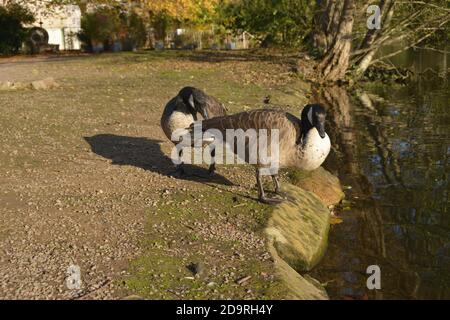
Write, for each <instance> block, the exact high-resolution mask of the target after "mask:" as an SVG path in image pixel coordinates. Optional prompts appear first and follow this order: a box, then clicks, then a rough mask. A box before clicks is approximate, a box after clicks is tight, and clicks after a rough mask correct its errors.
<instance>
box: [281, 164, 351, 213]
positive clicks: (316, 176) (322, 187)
mask: <svg viewBox="0 0 450 320" xmlns="http://www.w3.org/2000/svg"><path fill="white" fill-rule="evenodd" d="M289 178H290V179H291V182H292V183H293V184H294V185H295V186H297V187H300V188H302V189H304V190H307V191H310V192H312V193H314V194H315V195H316V196H317V197H318V198H319V199H320V200H322V202H323V203H324V204H325V205H326V206H330V205H336V204H338V203H339V202H341V201H342V199H344V197H345V194H344V192H343V191H342V186H341V183H340V182H339V179H338V178H337V177H336V176H334V175H333V174H331V173H330V172H328V171H327V170H325V169H324V168H322V167H319V168H318V169H316V170H314V171H302V170H292V171H290V172H289Z"/></svg>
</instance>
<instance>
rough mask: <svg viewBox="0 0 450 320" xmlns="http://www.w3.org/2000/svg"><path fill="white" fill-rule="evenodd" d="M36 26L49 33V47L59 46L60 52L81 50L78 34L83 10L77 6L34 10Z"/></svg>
mask: <svg viewBox="0 0 450 320" xmlns="http://www.w3.org/2000/svg"><path fill="white" fill-rule="evenodd" d="M33 10H34V12H35V15H36V22H35V24H36V26H40V27H42V28H44V29H45V30H46V31H47V32H48V36H49V41H48V43H49V45H59V50H80V48H81V44H80V41H79V40H78V37H77V33H78V32H79V31H80V30H81V10H80V8H79V7H78V6H77V5H64V6H59V7H56V8H52V10H51V11H48V9H46V8H45V6H42V7H39V6H37V7H35V8H33Z"/></svg>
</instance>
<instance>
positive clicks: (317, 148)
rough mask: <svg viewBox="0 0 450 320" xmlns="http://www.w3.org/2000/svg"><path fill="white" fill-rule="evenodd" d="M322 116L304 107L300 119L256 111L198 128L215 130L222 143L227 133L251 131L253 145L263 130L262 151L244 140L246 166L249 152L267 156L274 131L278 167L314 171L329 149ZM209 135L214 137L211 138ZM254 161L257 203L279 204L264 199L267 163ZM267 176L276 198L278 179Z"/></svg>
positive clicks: (319, 108) (316, 107) (313, 108)
mask: <svg viewBox="0 0 450 320" xmlns="http://www.w3.org/2000/svg"><path fill="white" fill-rule="evenodd" d="M325 116H326V112H325V109H324V108H323V107H322V106H321V105H320V104H311V105H307V106H305V108H304V109H303V111H302V115H301V119H299V118H297V117H296V116H294V115H292V114H290V113H288V112H284V111H279V110H272V109H259V110H252V111H247V112H242V113H238V114H234V115H230V116H224V117H217V118H213V119H208V120H203V121H202V122H201V124H202V127H201V128H202V131H203V132H204V131H207V130H210V132H211V129H215V130H219V131H220V132H221V134H222V136H223V137H224V138H223V139H225V140H226V139H227V134H226V130H227V129H233V130H237V129H242V130H243V131H247V130H248V129H255V130H256V134H257V136H258V140H256V141H259V135H260V134H263V133H264V131H259V130H260V129H266V130H267V135H268V138H267V148H266V150H261V149H260V148H263V147H261V146H260V145H259V144H256V146H254V145H253V146H252V145H250V144H251V142H249V140H248V139H247V140H246V143H245V159H244V160H245V161H246V162H247V163H248V162H249V161H248V160H249V155H250V152H255V150H257V152H258V154H260V153H261V152H267V153H270V150H271V138H270V137H271V134H272V130H273V129H278V135H279V140H278V141H279V144H278V150H279V152H278V156H279V162H278V166H279V167H295V168H299V169H303V170H314V169H316V168H318V167H319V166H320V165H321V164H322V163H323V162H324V161H325V159H326V157H327V156H328V154H329V152H330V148H331V143H330V138H329V137H328V135H327V134H326V132H325ZM193 130H194V125H192V126H191V132H192V131H193ZM212 135H213V136H214V134H212ZM234 139H235V138H234V137H233V140H234ZM225 142H226V143H227V144H228V145H230V144H233V145H234V146H235V147H234V148H231V149H232V151H233V152H234V153H235V154H237V150H236V146H237V144H236V143H235V141H225ZM255 148H256V149H255ZM257 159H258V162H257V163H256V164H255V166H256V181H257V185H258V196H259V200H260V201H261V202H264V203H277V202H280V201H281V200H279V199H277V198H273V199H269V198H266V196H265V193H264V189H263V185H262V181H261V177H262V173H261V171H262V169H264V168H266V167H267V163H265V164H264V163H261V162H260V161H259V160H260V159H259V158H258V157H257ZM271 176H272V179H273V183H274V185H275V192H276V193H278V194H280V189H279V180H278V175H277V174H271Z"/></svg>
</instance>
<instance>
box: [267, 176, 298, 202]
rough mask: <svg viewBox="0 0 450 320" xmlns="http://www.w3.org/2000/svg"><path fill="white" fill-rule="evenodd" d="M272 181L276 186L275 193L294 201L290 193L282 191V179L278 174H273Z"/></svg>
mask: <svg viewBox="0 0 450 320" xmlns="http://www.w3.org/2000/svg"><path fill="white" fill-rule="evenodd" d="M272 181H273V184H274V186H275V194H277V195H279V196H281V197H283V198H284V199H287V200H289V201H294V200H295V199H294V198H292V197H291V196H290V195H289V194H287V193H286V192H283V191H281V189H280V179H279V178H278V175H277V174H274V175H272Z"/></svg>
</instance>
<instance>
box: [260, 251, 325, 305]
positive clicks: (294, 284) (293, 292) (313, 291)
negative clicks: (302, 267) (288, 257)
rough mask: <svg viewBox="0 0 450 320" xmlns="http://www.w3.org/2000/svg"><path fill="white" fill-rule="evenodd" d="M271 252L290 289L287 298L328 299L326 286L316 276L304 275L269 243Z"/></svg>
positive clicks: (282, 277)
mask: <svg viewBox="0 0 450 320" xmlns="http://www.w3.org/2000/svg"><path fill="white" fill-rule="evenodd" d="M269 252H270V253H271V255H272V258H273V260H274V265H275V268H276V270H277V274H278V276H279V277H280V279H281V280H282V281H283V283H284V285H285V286H286V287H287V289H288V290H289V293H288V296H287V297H286V298H287V299H292V300H328V299H329V298H328V295H327V292H326V291H325V288H324V287H323V286H322V285H321V284H320V283H319V282H318V281H317V280H315V279H314V278H312V277H309V276H302V275H300V274H299V273H298V272H297V271H295V270H294V269H293V268H292V267H291V266H290V265H289V264H288V263H287V262H286V261H284V260H283V259H282V258H281V257H280V256H279V255H278V253H277V250H276V249H275V248H274V247H273V243H270V244H269Z"/></svg>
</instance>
